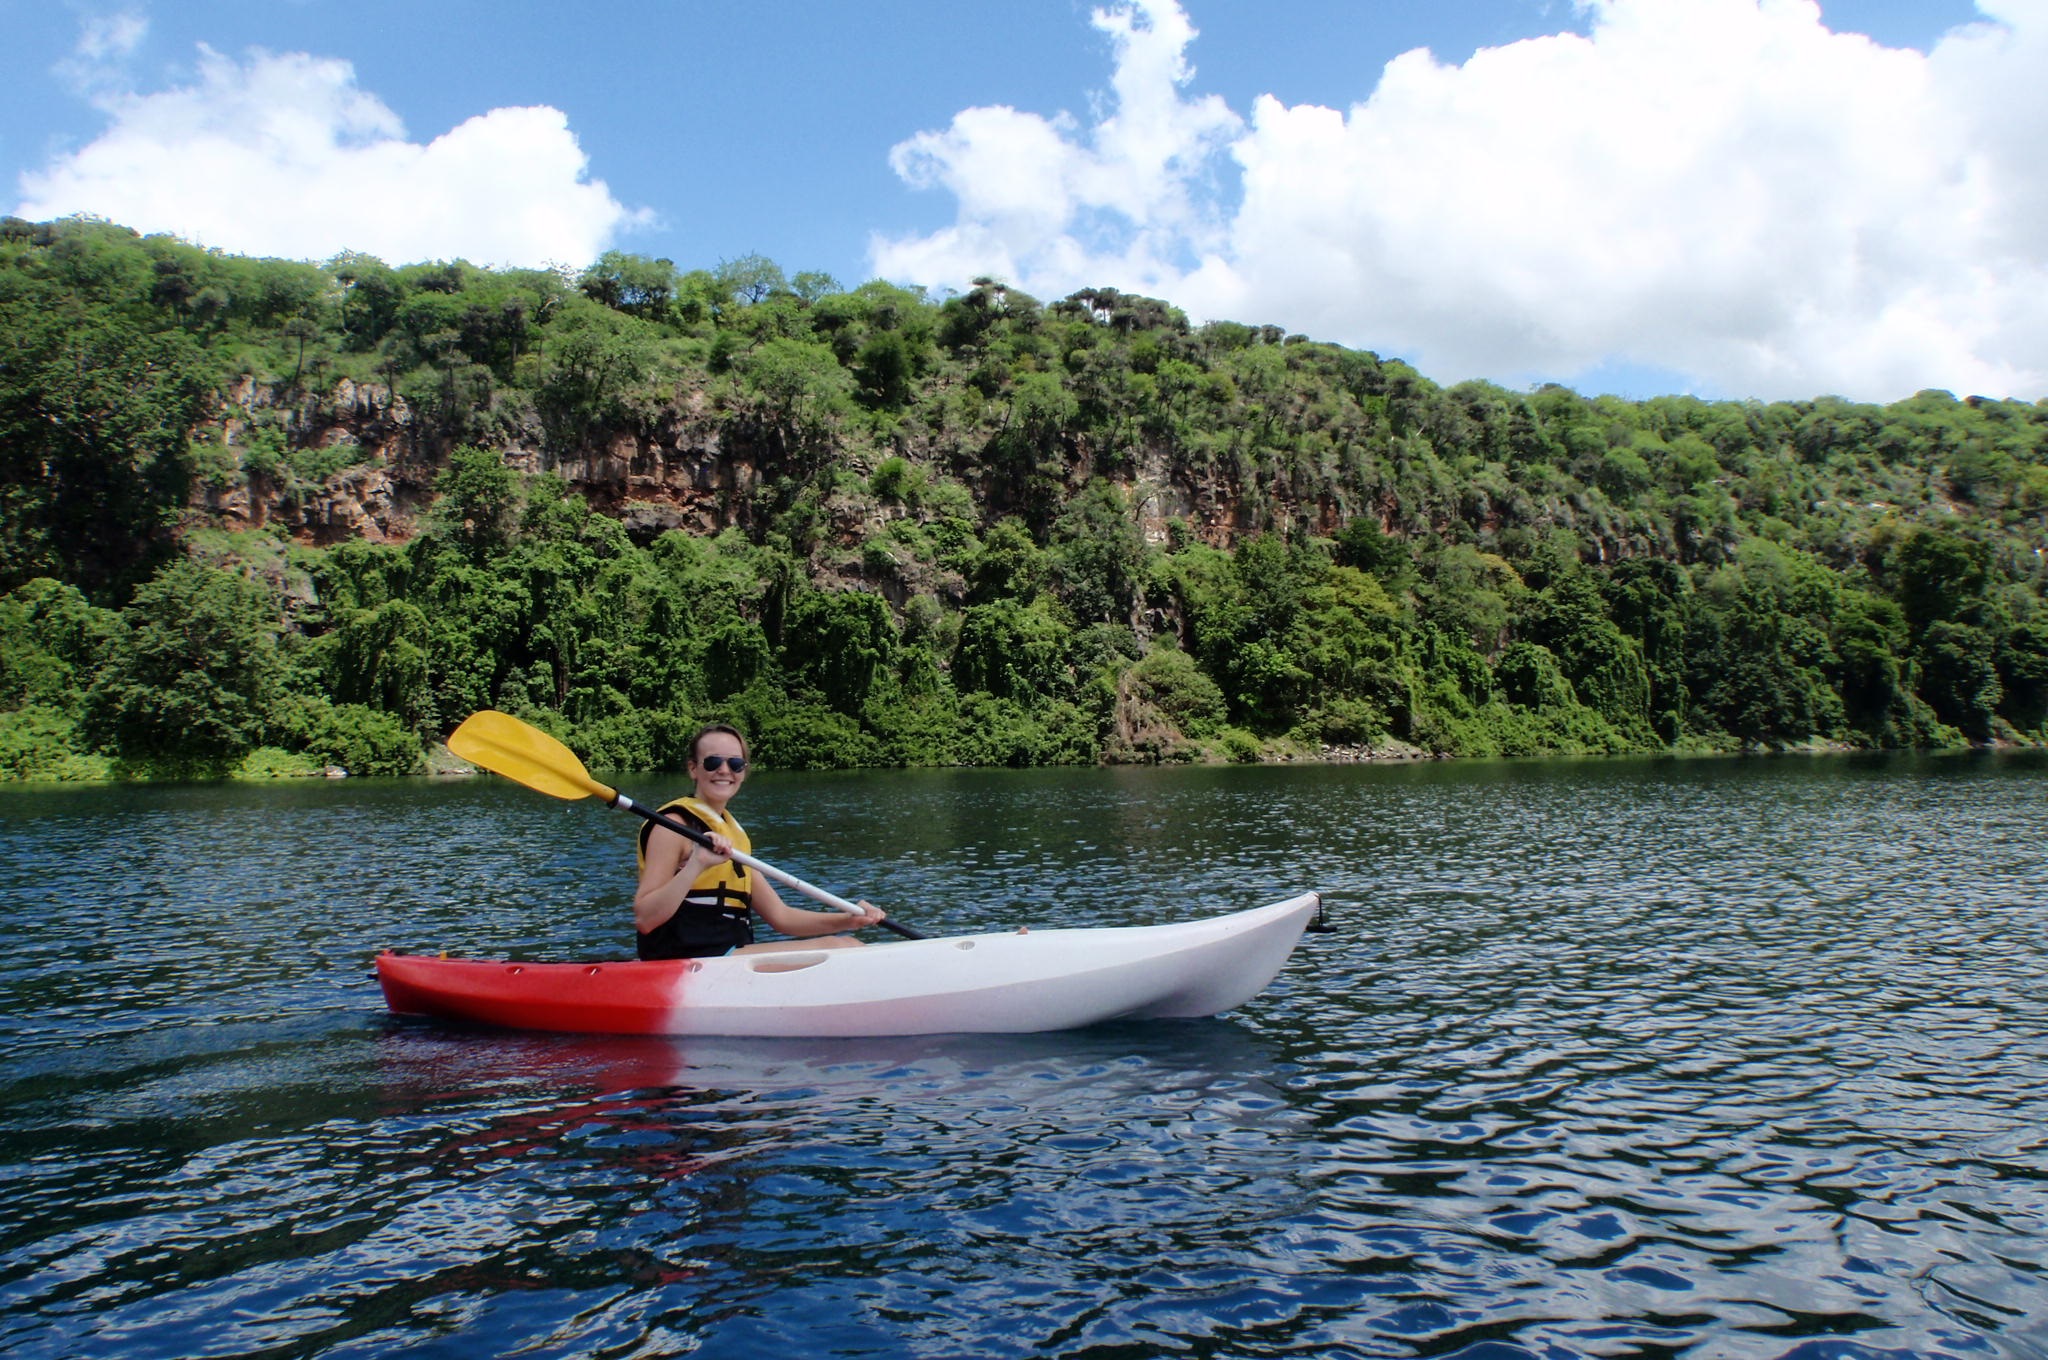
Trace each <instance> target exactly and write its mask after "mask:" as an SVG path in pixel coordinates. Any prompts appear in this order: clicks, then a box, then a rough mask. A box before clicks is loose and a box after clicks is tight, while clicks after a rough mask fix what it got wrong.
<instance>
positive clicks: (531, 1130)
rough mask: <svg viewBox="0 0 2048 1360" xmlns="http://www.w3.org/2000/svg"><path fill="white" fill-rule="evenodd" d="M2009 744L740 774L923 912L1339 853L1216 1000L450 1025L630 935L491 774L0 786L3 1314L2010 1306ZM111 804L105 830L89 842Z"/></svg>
mask: <svg viewBox="0 0 2048 1360" xmlns="http://www.w3.org/2000/svg"><path fill="white" fill-rule="evenodd" d="M2044 791H2048V766H2044V764H2043V763H2042V762H2040V761H2039V760H2036V759H2029V758H2016V759H2015V758H2009V759H2005V760H1982V759H1972V760H1950V761H1941V760H1890V761H1877V760H1860V759H1851V760H1841V761H1827V762H1819V761H1816V762H1678V761H1645V762H1606V763H1572V762H1557V763H1548V764H1502V765H1492V766H1488V765H1466V766H1458V767H1447V766H1418V767H1408V768H1403V769H1395V770H1385V769H1375V770H1364V769H1301V770H1275V769H1256V770H1230V771H1074V772H1023V773H1018V774H1015V775H1007V774H990V773H962V772H914V773H903V774H895V775H859V776H844V777H831V778H823V779H815V780H804V781H797V780H793V779H790V780H785V781H783V782H780V783H778V782H776V781H775V779H774V777H773V776H772V775H771V776H766V777H764V778H763V780H762V781H761V782H760V784H759V786H757V788H756V789H755V791H754V792H753V793H752V794H750V796H751V797H758V798H761V800H762V804H763V805H762V807H761V809H760V811H759V812H758V814H757V815H755V816H754V817H753V818H752V819H751V820H750V826H751V828H752V829H753V830H754V834H755V836H756V838H757V842H758V843H760V844H761V845H763V846H764V847H772V850H770V854H771V858H774V859H776V860H777V862H788V863H790V864H791V866H792V867H796V868H798V869H799V871H800V872H804V873H805V875H806V876H807V877H811V878H813V879H815V880H817V881H821V882H826V883H830V884H832V885H834V886H836V887H839V888H840V889H841V890H842V891H847V890H851V891H854V892H860V893H865V894H867V895H870V896H874V897H875V898H876V900H882V901H885V902H887V903H889V904H890V905H892V906H893V907H894V908H895V909H896V910H897V911H898V913H899V914H900V915H902V916H904V917H905V918H906V919H911V920H913V921H914V923H915V924H917V925H919V926H921V927H923V928H926V929H931V930H957V929H972V928H981V927H985V926H1006V925H1010V924H1017V923H1026V922H1028V923H1032V924H1041V923H1042V924H1083V923H1088V924H1127V923H1138V922H1143V921H1147V920H1157V919H1178V918H1181V917H1184V916H1186V915H1190V914H1195V913H1198V912H1201V911H1207V910H1213V909H1218V908H1225V907H1233V906H1242V905H1247V904H1249V903H1251V902H1256V901H1261V900H1270V899H1272V898H1274V897H1278V896H1281V895H1283V894H1284V893H1286V892H1291V891H1294V890H1296V889H1298V888H1300V887H1310V886H1313V887H1317V888H1320V889H1322V890H1324V891H1325V893H1326V895H1327V896H1328V898H1329V899H1330V901H1331V903H1332V905H1333V907H1334V909H1335V914H1336V915H1337V917H1338V921H1339V924H1340V926H1341V928H1342V933H1340V934H1338V935H1332V936H1321V937H1315V938H1313V939H1312V940H1310V941H1309V942H1308V943H1306V944H1305V945H1304V948H1303V950H1302V951H1301V953H1300V954H1299V955H1298V956H1297V959H1296V961H1295V962H1294V963H1293V964H1292V965H1290V967H1289V969H1288V971H1287V972H1286V973H1284V974H1283V975H1282V977H1281V979H1280V980H1279V981H1278V983H1276V985H1275V986H1274V988H1273V989H1271V990H1270V991H1269V992H1268V993H1267V994H1265V995H1264V996H1262V997H1261V998H1259V1000H1258V1001H1256V1002H1255V1003H1254V1004H1253V1005H1251V1006H1249V1007H1247V1008H1246V1009H1245V1010H1243V1011H1242V1012H1240V1013H1238V1014H1237V1015H1235V1016H1233V1017H1230V1018H1228V1019H1225V1020H1221V1021H1211V1022H1188V1023H1173V1024H1157V1025H1139V1026H1123V1027H1109V1028H1105V1029H1100V1030H1095V1031H1089V1032H1085V1033H1081V1034H1069V1035H1050V1036H1035V1037H1018V1038H995V1037H990V1038H961V1037H952V1038H936V1039H918V1040H888V1041H884V1040H855V1041H846V1040H835V1041H820V1042H817V1043H815V1044H810V1043H782V1042H775V1043H770V1042H755V1043H749V1042H743V1041H715V1042H714V1041H666V1040H617V1039H596V1038H563V1037H548V1036H534V1035H485V1034H474V1033H458V1032H454V1031H445V1030H440V1029H436V1028H434V1027H432V1026H425V1025H418V1024H413V1023H411V1022H403V1021H396V1020H391V1019H388V1018H385V1017H383V1016H382V1015H381V1014H380V1012H379V1004H378V998H377V995H376V992H375V988H374V984H373V982H372V981H371V979H370V976H369V970H368V962H369V958H370V955H371V953H372V952H373V951H374V950H375V949H376V948H378V947H381V946H384V945H396V946H400V947H408V948H421V949H439V948H448V949H452V950H456V951H458V952H465V953H476V954H484V955H507V956H516V957H577V956H586V955H612V956H616V955H617V954H619V953H620V952H621V941H622V937H623V921H624V920H625V914H626V904H627V898H628V894H629V892H630V883H629V881H627V879H628V876H627V875H626V874H624V872H623V868H624V865H625V863H626V861H627V859H628V858H629V855H630V849H629V847H630V834H631V827H630V825H629V824H627V825H621V824H620V821H618V820H607V819H605V818H603V817H601V816H600V815H599V814H597V813H596V812H595V811H594V810H592V809H590V808H588V807H583V808H576V807H567V806H562V805H556V804H552V803H549V802H546V801H545V800H539V799H535V798H533V797H532V796H530V795H526V794H524V793H522V792H519V791H515V790H507V789H505V788H503V787H502V786H497V785H493V784H470V785H462V786H432V787H429V786H422V785H417V784H406V785H401V784H392V785H379V784H374V783H369V782H364V781H348V784H347V785H345V786H341V787H321V788H317V789H295V790H285V791H274V790H263V791H247V790H242V791H237V790H140V791H137V790H122V791H118V792H112V791H99V792H72V791H66V792H63V793H51V794H38V795H22V794H5V795H0V852H4V853H0V894H4V899H5V904H6V906H7V909H8V911H9V920H10V923H11V934H10V945H11V946H12V947H11V948H10V950H9V951H7V954H6V955H5V956H4V957H0V995H4V997H5V998H6V1004H5V1006H4V1008H0V1038H4V1040H5V1042H6V1044H7V1046H8V1052H9V1056H10V1062H9V1065H8V1068H7V1070H6V1073H5V1075H4V1077H0V1148H4V1156H0V1347H4V1348H5V1351H6V1353H7V1354H8V1355H10V1356H21V1357H43V1356H48V1357H58V1356H63V1357H69V1356H74V1355H82V1354H119V1355H122V1356H124V1357H125V1356H139V1357H148V1356H165V1357H170V1356H178V1357H184V1356H201V1355H209V1356H241V1355H248V1356H256V1355H263V1356H285V1355H293V1356H311V1355H319V1356H323V1357H381V1356H389V1355H396V1354H400V1353H403V1354H405V1355H408V1356H411V1355H428V1356H433V1355H448V1356H469V1355H474V1354H477V1353H479V1352H481V1351H491V1352H496V1353H509V1352H515V1351H516V1352H518V1353H520V1354H522V1355H532V1356H557V1355H558V1356H622V1357H623V1356H651V1355H673V1354H681V1353H689V1354H692V1355H700V1356H714V1357H715V1356H725V1355H733V1356H739V1355H749V1356H751V1355H754V1354H757V1353H760V1352H762V1351H763V1350H766V1349H772V1350H775V1351H779V1352H782V1353H787V1354H791V1355H800V1356H813V1355H816V1356H825V1355H830V1356H856V1355H870V1354H877V1353H887V1354H911V1355H925V1356H943V1357H950V1356H977V1357H1008V1356H1034V1357H1035V1356H1041V1355H1049V1354H1056V1355H1063V1356H1091V1357H1102V1358H1104V1360H1107V1358H1108V1357H1137V1356H1151V1355H1161V1354H1175V1355H1188V1356H1217V1357H1222V1356H1229V1357H1265V1356H1317V1357H1322V1356H1361V1357H1362V1356H1373V1357H1382V1356H1421V1355H1429V1356H1458V1357H1464V1358H1465V1360H1509V1358H1511V1357H1552V1356H1556V1357H1564V1356H1586V1355H1616V1356H1619V1355H1638V1354H1676V1353H1681V1352H1682V1353H1685V1354H1687V1355H1690V1356H1697V1357H1715V1358H1719V1357H1733V1358H1735V1360H1745V1358H1746V1357H1779V1356H1787V1357H1790V1356H1798V1357H1812V1358H1813V1360H1821V1358H1822V1357H1825V1358H1826V1360H1845V1358H1855V1357H1876V1356H1955V1357H1982V1356H2029V1355H2044V1354H2048V1131H2044V1126H2043V1123H2042V1119H2041V1111H2042V1108H2043V1107H2042V1104H2041V1098H2040V1094H2039V1093H2040V1092H2041V1091H2042V1090H2043V1089H2044V1088H2048V981H2044V970H2043V959H2044V955H2048V939H2044V933H2043V923H2044V914H2043V913H2044V908H2048V873H2044V869H2043V866H2042V863H2041V861H2040V858H2039V853H2038V846H2039V843H2040V834H2039V828H2040V823H2041V815H2040V810H2041V808H2042V807H2043V806H2044V802H2043V797H2042V795H2043V793H2044ZM117 820H118V824H119V826H120V828H121V843H120V854H121V856H122V865H121V869H122V871H121V872H120V873H117V874H114V875H107V874H106V873H104V871H103V870H102V869H101V867H100V857H101V856H102V855H103V853H104V850H103V847H104V846H105V844H106V838H107V828H108V826H109V825H110V824H113V823H114V822H116V821H117Z"/></svg>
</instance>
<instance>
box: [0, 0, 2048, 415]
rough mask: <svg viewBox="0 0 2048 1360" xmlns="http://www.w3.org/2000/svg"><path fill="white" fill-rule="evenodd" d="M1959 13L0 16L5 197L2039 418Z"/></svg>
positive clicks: (472, 11) (1987, 23) (1501, 376)
mask: <svg viewBox="0 0 2048 1360" xmlns="http://www.w3.org/2000/svg"><path fill="white" fill-rule="evenodd" d="M1983 6H1984V10H1983V12H1981V13H1980V10H1979V6H1978V4H1976V3H1971V0H1910V2H1909V0H1826V3H1824V4H1823V5H1820V6H1818V7H1816V6H1815V5H1813V4H1810V3H1807V0H1596V2H1595V3H1576V4H1575V3H1567V0H1434V2H1432V3H1422V2H1421V0H1348V2H1347V0H1258V2H1254V0H1183V3H1179V4H1176V3H1174V0H1108V2H1106V3H1105V4H1104V5H1102V6H1101V7H1099V8H1098V6H1096V5H1091V4H1086V3H1073V0H1036V2H1032V3H1010V4H1003V5H980V4H963V3H959V0H947V2H944V3H941V2H939V0H907V2H904V3H890V4H882V5H852V4H844V3H819V2H815V0H813V2H802V0H757V2H756V3H749V4H737V3H717V4H713V3H689V2H687V0H676V2H675V3H632V4H626V3H622V4H598V5H589V6H579V7H568V6H562V5H559V4H555V3H536V2H533V0H495V2H494V3H490V4H485V3H479V2H477V0H456V2H451V3H438V4H436V3H428V4H420V3H418V2H417V0H413V3H407V4H398V3H392V2H391V0H351V3H348V4H341V3H334V2H333V0H186V3H180V4H169V3H161V0H160V2H159V3H154V4H149V3H131V4H127V5H119V4H100V3H96V2H94V0H72V2H71V3H63V4H51V3H41V4H29V3H22V2H21V0H7V4H6V9H5V16H6V19H7V29H8V32H9V36H10V41H9V45H8V47H7V50H6V52H5V54H4V55H0V171H4V182H0V193H5V194H6V196H7V199H8V202H7V204H6V206H7V207H9V208H11V209H12V210H13V211H15V212H20V213H24V215H29V216H50V215H55V214H58V213H63V212H74V211H86V212H95V213H100V214H102V215H105V216H109V217H112V218H114V219H115V220H117V221H122V222H124V223H127V224H128V225H132V226H135V227H137V228H139V229H143V230H170V231H175V232H177V233H178V234H180V235H184V236H187V237H189V238H192V239H198V240H201V241H202V242H204V243H206V244H213V245H219V246H221V247H223V248H225V249H230V250H235V251H238V252H242V253H261V254H280V255H288V256H297V257H304V258H324V257H326V256H328V255H331V254H332V253H334V251H335V249H337V248H339V245H338V243H346V244H347V245H350V246H355V247H358V248H364V249H369V250H372V251H373V252H374V253H378V254H381V255H384V256H385V257H386V258H387V259H391V260H392V261H393V262H400V261H402V260H405V259H410V258H439V257H446V256H452V255H458V254H459V255H465V256H467V257H469V258H471V259H474V260H477V261H479V262H484V263H526V264H538V263H544V262H553V263H559V264H564V265H570V266H578V265H581V264H585V263H588V261H589V259H590V258H594V256H595V254H596V253H597V252H598V251H599V250H601V249H604V248H607V247H616V248H620V249H625V250H631V251H635V252H639V253H642V254H647V255H657V256H667V257H668V258H670V259H673V260H674V261H676V262H677V263H678V264H679V265H681V266H683V267H685V268H692V267H698V266H709V265H713V264H716V263H717V262H718V261H719V260H721V259H730V258H735V257H737V256H740V255H744V254H749V253H755V252H758V253H761V254H765V255H768V256H770V257H772V258H774V259H775V260H777V261H778V262H779V263H781V264H782V265H783V266H784V267H785V268H786V269H789V270H790V271H792V272H794V271H796V270H800V269H819V270H824V271H827V272H829V273H831V274H833V275H834V276H836V277H837V278H839V279H840V280H841V281H842V282H845V283H848V284H852V283H855V282H858V281H860V280H862V279H865V278H868V277H871V276H873V275H876V274H877V273H880V274H884V275H886V276H888V277H891V278H894V279H896V280H897V281H900V282H909V283H922V284H925V285H927V286H930V287H932V288H934V289H942V288H945V287H948V286H956V287H957V286H960V285H962V284H964V283H965V282H966V279H967V278H969V277H972V275H973V274H976V273H984V272H986V273H995V274H998V275H1000V276H1003V277H1005V278H1008V279H1010V280H1011V281H1012V282H1015V283H1017V284H1019V285H1020V286H1023V287H1025V288H1027V289H1029V290H1031V291H1033V292H1035V293H1038V294H1039V295H1040V296H1043V297H1055V296H1060V295H1063V294H1064V293H1065V292H1068V291H1072V290H1073V289H1074V288H1077V287H1081V286H1084V285H1088V284H1110V285H1114V286H1118V287H1124V288H1127V289H1130V290H1132V291H1141V292H1148V293H1152V294H1154V295H1156V296H1162V297H1167V298H1169V299H1170V300H1172V301H1174V302H1176V303H1178V304H1180V305H1182V306H1183V307H1186V308H1187V309H1188V310H1189V311H1190V312H1191V313H1194V314H1195V315H1196V316H1197V317H1198V319H1210V318H1214V317H1221V316H1228V317H1230V318H1232V319H1237V320H1244V321H1250V322H1254V323H1264V322H1272V323H1275V324H1279V325H1282V326H1285V327H1286V328H1288V329H1290V330H1300V331H1304V332H1307V333H1309V334H1311V335H1314V336H1316V337H1317V338H1323V339H1331V340H1336V341H1339V342H1341V343H1346V344H1353V345H1358V346H1361V347H1366V348H1373V349H1377V350H1379V351H1381V352H1383V353H1388V354H1399V355H1401V356H1403V357H1407V358H1410V359H1412V360H1413V361H1415V362H1416V363H1418V365H1419V366H1421V367H1422V368H1423V370H1424V371H1425V372H1426V373H1429V375H1430V376H1431V377H1433V378H1436V379H1438V380H1439V381H1443V382H1454V381H1458V380H1460V379H1462V378H1466V377H1474V376H1480V377H1489V378H1493V379H1495V380H1496V381H1502V382H1505V383H1508V384H1510V385H1514V386H1526V385H1528V384H1529V383H1532V382H1537V381H1544V380H1558V381H1567V382H1571V383H1572V384H1573V385H1574V386H1578V387H1580V388H1581V389H1582V390H1601V389H1603V388H1606V389H1614V390H1621V391H1623V392H1624V393H1625V394H1628V395H1646V394H1648V393H1649V392H1652V391H1664V390H1671V391H1679V390H1686V391H1696V392H1699V393H1701V394H1703V395H1709V396H1749V395H1758V396H1766V397H1777V396H1802V395H1808V396H1810V395H1815V394H1817V393H1819V392H1822V391H1839V392H1843V393H1844V394H1845V395H1851V396H1856V397H1861V398H1866V399H1890V398H1893V397H1898V396H1904V395H1908V394H1909V393H1910V392H1911V391H1913V390H1915V389H1917V388H1919V387H1928V386H1945V387H1950V388H1952V389H1954V390H1957V391H1982V392H1986V393H1987V394H1989V395H1998V396H2006V395H2016V396H2027V397H2030V398H2031V397H2038V396H2042V395H2048V352H2044V347H2048V320H2044V315H2043V313H2044V309H2048V304H2044V303H2043V302H2042V301H2041V300H2040V299H2042V298H2043V297H2048V289H2043V288H2041V287H2040V286H2039V285H2040V284H2041V283H2042V282H2043V281H2044V278H2048V242H2044V239H2043V231H2042V229H2041V228H2040V226H2039V225H2038V224H2039V222H2040V221H2041V220H2042V216H2041V214H2040V213H2039V212H2038V209H2039V208H2040V207H2041V205H2042V203H2043V202H2044V201H2048V188H2044V187H2043V173H2044V172H2043V170H2042V168H2041V167H2040V166H2038V165H2029V164H2027V162H2031V161H2039V160H2041V159H2042V158H2041V157H2040V156H2039V154H2038V152H2039V148H2040V147H2041V146H2042V145H2044V144H2048V135H2044V134H2048V103H2044V101H2043V100H2041V99H2040V98H2036V97H2033V96H2030V95H2025V94H2021V95H2017V96H2016V95H2015V94H2014V93H2013V92H2014V91H2015V90H2025V89H2027V88H2029V87H2031V86H2032V85H2035V84H2040V83H2041V82H2040V81H2039V80H2038V71H2039V70H2041V69H2044V68H2043V66H2042V65H2041V64H2040V59H2041V57H2042V55H2043V53H2044V43H2048V0H1983ZM1105 15H1106V17H1105ZM1559 35H1576V36H1574V37H1571V38H1568V39H1567V38H1561V37H1560V36H1559ZM1855 35H1865V36H1861V37H1859V36H1855ZM1418 48H1426V49H1428V53H1429V58H1428V59H1424V58H1422V57H1421V56H1420V55H1419V54H1414V49H1418ZM1404 53H1409V54H1411V55H1409V56H1405V57H1404V56H1403V55H1402V54H1404ZM1396 58H1400V61H1399V62H1398V63H1396V65H1395V66H1394V67H1392V68H1390V67H1389V63H1390V62H1395V61H1396ZM515 109H544V110H551V111H553V112H552V113H547V114H527V115H519V116H513V115H511V114H509V113H504V112H497V111H509V110H515ZM258 126H260V127H261V128H262V129H263V132H262V134H261V135H260V136H259V135H257V134H256V133H255V132H253V131H247V132H246V135H245V130H247V129H253V128H256V127H258ZM1702 129H1705V131H1702ZM600 186H601V187H600ZM2030 224H2032V225H2030Z"/></svg>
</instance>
